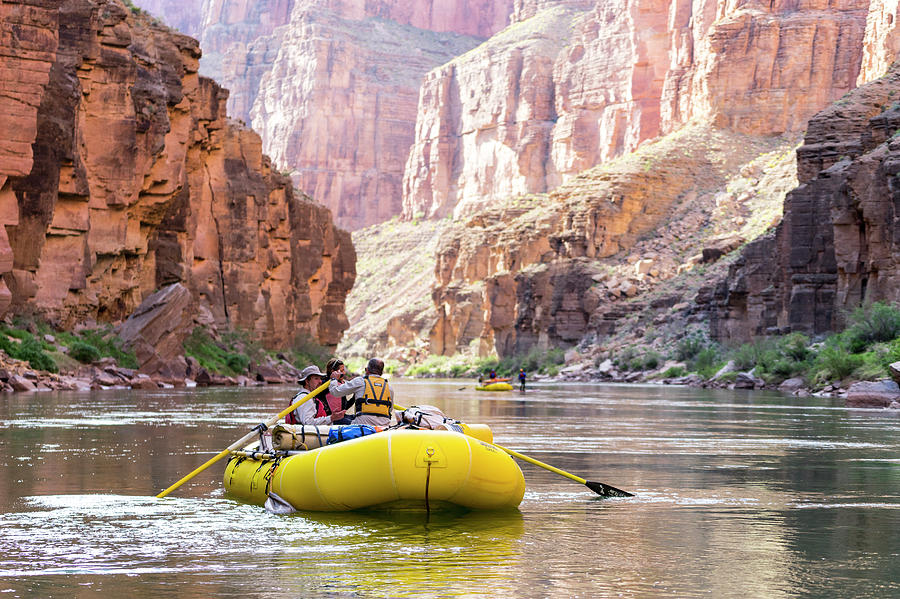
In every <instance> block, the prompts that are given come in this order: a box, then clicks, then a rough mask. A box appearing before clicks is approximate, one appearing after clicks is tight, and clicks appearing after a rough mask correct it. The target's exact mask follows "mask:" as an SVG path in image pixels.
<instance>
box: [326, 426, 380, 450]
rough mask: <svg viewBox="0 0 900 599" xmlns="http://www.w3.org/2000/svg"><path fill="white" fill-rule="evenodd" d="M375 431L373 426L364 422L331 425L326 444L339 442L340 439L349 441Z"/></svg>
mask: <svg viewBox="0 0 900 599" xmlns="http://www.w3.org/2000/svg"><path fill="white" fill-rule="evenodd" d="M376 432H377V431H376V430H375V427H372V426H368V425H365V424H351V425H349V426H341V427H332V428H331V430H330V431H329V432H328V445H331V444H332V443H340V442H341V441H349V440H350V439H356V438H359V437H365V436H366V435H373V434H375V433H376Z"/></svg>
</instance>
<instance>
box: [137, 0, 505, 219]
mask: <svg viewBox="0 0 900 599" xmlns="http://www.w3.org/2000/svg"><path fill="white" fill-rule="evenodd" d="M512 4H513V0H500V1H498V0H451V1H447V0H441V1H438V0H424V1H423V0H378V1H374V2H373V1H365V2H364V1H362V0H277V1H272V2H249V1H248V0H204V1H203V2H202V6H200V8H199V10H200V12H202V14H203V23H202V26H201V28H200V29H201V32H200V40H201V46H202V48H203V53H204V58H203V62H202V69H203V72H204V73H206V74H209V75H211V76H213V77H214V78H215V79H216V80H217V81H220V82H221V83H222V84H223V85H224V86H225V87H227V88H228V89H230V90H231V97H230V99H229V112H230V114H232V115H233V116H235V117H236V118H239V119H242V120H244V121H245V122H247V123H251V124H252V126H253V127H254V128H255V129H256V130H257V131H259V132H260V133H261V135H262V137H263V140H264V151H265V152H266V153H267V154H268V155H270V156H271V157H272V158H273V160H275V162H276V163H277V164H278V165H279V167H280V168H281V169H282V170H283V171H284V172H290V173H291V176H292V179H293V181H294V183H295V184H296V185H297V186H298V187H299V188H300V189H302V190H304V191H305V192H307V193H309V194H311V195H312V196H313V197H315V198H316V199H317V200H318V201H320V202H322V203H324V204H325V205H326V206H327V207H329V208H330V209H331V210H332V212H333V213H334V215H335V218H336V220H337V222H338V223H339V224H340V225H341V226H343V227H346V228H349V229H358V228H360V227H363V226H366V225H370V224H373V223H377V222H381V221H384V220H387V219H389V218H391V217H392V216H394V215H396V214H398V213H399V212H400V209H401V199H400V198H401V182H402V177H403V169H404V165H405V162H406V157H407V155H408V153H409V147H410V146H411V145H412V141H413V138H414V126H415V121H416V106H417V101H418V95H419V85H420V83H421V79H422V77H423V76H424V74H425V73H426V72H427V71H428V70H430V69H432V68H434V67H435V66H437V65H440V64H442V63H445V62H447V61H449V60H451V59H452V58H454V57H455V56H457V55H459V54H462V53H464V52H466V51H468V50H470V49H471V48H473V47H475V46H476V45H478V44H479V43H480V42H481V41H482V40H483V39H484V38H486V37H488V36H490V35H491V34H493V33H494V32H496V31H498V30H500V29H502V28H503V27H505V26H506V25H507V23H508V21H509V15H510V13H511V11H512ZM144 5H145V7H147V8H149V9H150V10H151V11H152V10H160V11H162V13H161V14H162V15H163V17H164V18H167V17H168V15H169V14H174V15H175V20H176V22H178V21H180V20H182V21H183V19H179V17H178V15H179V14H180V10H179V11H175V10H172V9H171V8H169V7H168V5H167V3H166V0H144ZM185 26H189V24H188V23H185Z"/></svg>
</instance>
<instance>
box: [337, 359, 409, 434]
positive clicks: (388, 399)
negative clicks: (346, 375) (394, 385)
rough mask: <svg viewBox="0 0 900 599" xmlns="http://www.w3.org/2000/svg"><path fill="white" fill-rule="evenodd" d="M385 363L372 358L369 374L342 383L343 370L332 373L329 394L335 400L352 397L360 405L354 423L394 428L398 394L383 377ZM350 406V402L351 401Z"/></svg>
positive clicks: (368, 366)
mask: <svg viewBox="0 0 900 599" xmlns="http://www.w3.org/2000/svg"><path fill="white" fill-rule="evenodd" d="M383 372H384V362H382V361H381V360H379V359H378V358H372V359H371V360H369V363H368V364H367V365H366V374H365V375H363V376H358V377H356V378H354V379H350V380H349V381H347V382H345V383H341V382H339V380H338V379H339V378H340V374H339V371H335V372H332V373H331V383H330V384H329V386H328V392H329V393H330V394H331V395H334V396H335V397H348V396H350V397H352V401H353V404H355V405H356V415H355V416H354V418H353V424H368V425H369V426H390V424H391V415H392V413H393V410H394V393H393V391H392V390H391V388H390V386H389V385H388V382H387V379H385V378H384V377H383V376H381V375H382V373H383ZM347 403H348V402H347Z"/></svg>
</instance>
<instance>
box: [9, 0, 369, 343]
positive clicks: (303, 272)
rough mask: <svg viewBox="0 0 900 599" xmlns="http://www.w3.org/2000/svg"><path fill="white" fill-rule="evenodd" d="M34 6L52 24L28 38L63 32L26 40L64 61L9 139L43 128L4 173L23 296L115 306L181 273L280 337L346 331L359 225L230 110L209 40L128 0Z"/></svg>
mask: <svg viewBox="0 0 900 599" xmlns="http://www.w3.org/2000/svg"><path fill="white" fill-rule="evenodd" d="M22 4H28V3H26V2H23V3H22ZM10 5H11V3H9V2H7V3H4V4H3V5H2V6H3V7H4V8H7V7H9V6H10ZM12 5H13V6H15V3H13V4H12ZM23 14H25V15H30V18H32V23H33V26H34V27H35V28H37V29H38V30H39V31H40V36H34V35H30V36H29V38H28V39H47V40H53V41H54V42H55V45H56V47H53V44H49V45H48V49H47V50H46V51H45V52H44V53H43V54H27V55H28V56H42V57H45V58H49V65H50V66H49V69H48V74H49V77H48V78H47V82H46V83H45V84H44V86H43V91H42V94H41V95H40V97H41V103H40V106H39V107H38V109H37V110H36V111H34V110H32V111H31V112H30V113H25V111H23V114H24V116H25V117H28V116H29V115H30V118H31V122H30V123H29V121H28V120H27V118H23V126H22V127H21V128H18V129H16V130H15V131H13V130H11V129H6V128H4V129H2V130H0V147H8V145H9V140H10V139H11V138H10V135H11V134H13V133H15V134H19V133H20V132H21V131H28V130H29V126H30V130H33V131H34V132H35V133H34V135H33V139H32V140H31V146H32V148H33V155H34V159H33V161H31V164H29V165H28V170H27V171H26V172H25V173H24V174H22V173H21V171H22V170H23V168H20V167H16V169H18V170H13V169H8V170H7V171H6V173H5V174H4V175H3V177H4V179H5V181H3V182H2V187H0V206H2V209H0V215H2V223H3V224H4V225H5V226H4V227H0V232H2V239H0V257H2V258H3V259H2V260H0V272H2V277H3V281H4V282H5V284H6V285H7V286H8V289H9V293H8V299H9V301H10V302H11V306H10V308H9V309H10V310H12V311H13V312H14V313H17V314H20V313H36V314H39V315H41V316H43V317H45V318H47V319H49V320H51V321H53V322H54V323H56V324H58V325H60V326H66V327H69V326H72V325H73V324H74V323H76V322H83V321H90V320H96V321H108V322H114V321H119V320H122V319H124V318H125V317H126V316H128V315H129V314H131V313H132V312H133V311H134V310H135V308H136V307H137V306H138V305H139V304H140V303H141V301H142V300H143V299H144V298H145V297H147V296H148V295H150V293H151V292H153V291H154V290H155V289H158V288H161V287H163V286H167V285H171V284H173V283H180V284H182V285H183V286H184V287H185V288H187V289H188V290H189V291H190V293H191V296H192V298H193V301H194V307H195V308H196V312H195V316H196V317H197V318H202V319H205V323H206V324H215V325H219V326H228V327H240V328H243V329H246V330H249V331H251V332H253V333H255V334H256V335H258V337H259V338H260V339H261V340H263V341H264V342H265V343H267V344H270V345H272V346H278V345H283V344H285V343H287V342H288V341H290V340H291V339H293V338H294V337H295V336H296V335H297V334H298V333H304V332H305V333H307V334H309V335H310V336H311V337H313V338H315V339H317V340H319V341H320V342H321V343H325V344H335V343H337V340H338V339H339V338H340V335H341V332H342V331H343V330H344V328H346V326H347V322H346V318H345V316H344V314H343V301H344V296H345V295H346V292H347V291H348V290H349V289H350V287H351V286H352V284H353V279H354V276H355V270H354V261H355V256H354V253H353V248H352V244H351V242H350V239H349V235H348V234H347V233H345V232H344V231H341V230H339V229H336V228H335V226H334V225H333V224H332V222H331V218H330V214H329V212H328V210H327V209H325V208H323V207H321V206H319V205H316V204H313V203H312V202H310V201H309V200H308V199H306V198H298V197H296V196H295V195H294V192H293V191H292V188H291V184H290V180H289V179H288V178H286V177H284V176H281V175H279V174H278V173H277V172H275V171H274V170H273V169H272V167H271V165H270V162H269V160H268V158H266V157H265V156H263V154H262V152H261V142H260V139H259V136H257V135H256V134H255V133H253V132H252V131H249V130H247V129H245V128H243V127H241V126H239V125H237V124H236V123H234V122H230V121H229V120H228V119H227V118H226V115H225V101H226V98H227V92H225V91H224V90H222V89H221V88H220V87H219V86H218V85H216V84H215V83H214V82H213V81H211V80H209V79H206V78H203V77H200V76H199V75H198V73H197V67H198V59H199V56H200V52H199V48H198V46H197V42H196V41H195V40H193V39H191V38H188V37H186V36H183V35H180V34H175V33H173V32H171V31H170V30H168V29H165V28H163V27H160V26H157V25H154V24H152V23H151V22H150V21H149V19H146V18H143V17H138V16H135V15H134V14H133V13H132V11H130V10H128V9H127V8H126V7H124V6H123V5H122V4H120V3H118V2H115V1H113V0H107V1H100V2H97V1H91V0H78V1H73V2H67V3H66V4H65V5H64V6H63V7H62V8H56V9H49V8H48V9H46V10H45V11H44V12H43V13H42V12H40V11H24V12H23ZM36 15H37V16H36ZM20 31H27V30H24V29H22V30H20ZM13 47H15V46H13ZM16 55H17V54H15V53H13V56H16ZM8 60H9V59H8V58H7V57H4V58H3V59H0V62H2V63H3V64H4V65H6V63H7V61H8ZM32 60H34V59H32ZM35 62H37V61H36V60H35ZM33 70H35V71H38V72H39V71H40V68H38V67H35V69H33ZM12 141H17V140H16V139H15V138H12ZM3 164H4V168H6V165H7V164H9V163H7V162H5V161H4V163H3ZM7 233H8V241H7V239H6V237H7V235H6V234H7ZM4 248H5V251H3V249H4Z"/></svg>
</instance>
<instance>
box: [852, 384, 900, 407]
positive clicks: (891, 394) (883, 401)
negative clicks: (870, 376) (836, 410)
mask: <svg viewBox="0 0 900 599" xmlns="http://www.w3.org/2000/svg"><path fill="white" fill-rule="evenodd" d="M845 401H846V405H847V407H852V408H886V407H888V406H890V405H891V402H893V401H900V386H898V385H897V383H896V382H895V381H892V380H889V379H882V380H880V381H860V382H858V383H853V384H852V385H850V389H848V391H847V398H846V400H845Z"/></svg>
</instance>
